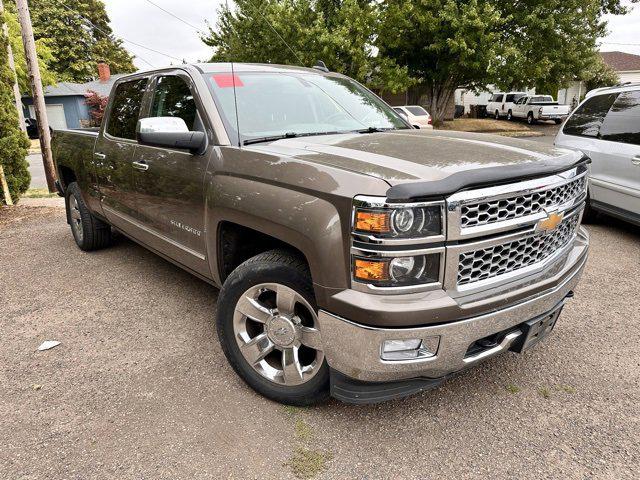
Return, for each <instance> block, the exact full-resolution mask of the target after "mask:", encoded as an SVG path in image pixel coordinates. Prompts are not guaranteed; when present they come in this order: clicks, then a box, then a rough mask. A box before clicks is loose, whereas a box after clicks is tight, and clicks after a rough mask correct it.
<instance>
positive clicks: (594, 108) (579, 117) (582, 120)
mask: <svg viewBox="0 0 640 480" xmlns="http://www.w3.org/2000/svg"><path fill="white" fill-rule="evenodd" d="M617 96H618V94H617V93H608V94H606V95H596V96H594V97H591V98H590V99H588V100H587V101H586V102H584V103H583V104H582V105H580V106H579V107H578V108H577V109H576V111H575V112H574V113H573V115H571V117H569V120H567V122H566V123H565V125H564V129H563V130H562V132H563V133H564V134H566V135H578V136H580V137H597V136H598V135H599V134H600V126H601V125H602V122H603V121H604V117H605V116H606V115H607V112H608V111H609V109H610V108H611V106H612V105H613V102H615V100H616V97H617Z"/></svg>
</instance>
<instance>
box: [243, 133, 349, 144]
mask: <svg viewBox="0 0 640 480" xmlns="http://www.w3.org/2000/svg"><path fill="white" fill-rule="evenodd" d="M336 133H340V132H306V133H296V132H287V133H285V134H283V135H273V136H270V137H258V138H249V139H248V140H245V141H244V142H242V144H243V145H251V144H253V143H263V142H273V141H275V140H283V139H285V138H298V137H313V136H316V135H334V134H336Z"/></svg>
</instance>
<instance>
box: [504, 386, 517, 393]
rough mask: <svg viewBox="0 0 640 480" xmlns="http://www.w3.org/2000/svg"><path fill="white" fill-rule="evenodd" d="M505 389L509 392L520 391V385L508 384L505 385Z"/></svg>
mask: <svg viewBox="0 0 640 480" xmlns="http://www.w3.org/2000/svg"><path fill="white" fill-rule="evenodd" d="M504 388H505V390H506V391H507V392H509V393H514V394H515V393H518V392H520V387H517V386H515V385H507V386H506V387H504Z"/></svg>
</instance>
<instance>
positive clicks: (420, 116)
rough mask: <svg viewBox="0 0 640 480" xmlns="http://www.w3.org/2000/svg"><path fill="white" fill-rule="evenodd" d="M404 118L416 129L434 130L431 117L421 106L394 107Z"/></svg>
mask: <svg viewBox="0 0 640 480" xmlns="http://www.w3.org/2000/svg"><path fill="white" fill-rule="evenodd" d="M393 109H394V110H395V111H396V112H398V113H399V114H400V115H401V116H402V117H403V118H406V119H407V121H408V122H409V123H410V124H411V125H413V126H414V128H433V125H432V124H431V115H429V113H428V112H427V111H426V110H425V109H424V108H422V107H421V106H420V105H404V106H402V107H393Z"/></svg>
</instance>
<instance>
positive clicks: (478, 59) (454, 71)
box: [377, 0, 505, 124]
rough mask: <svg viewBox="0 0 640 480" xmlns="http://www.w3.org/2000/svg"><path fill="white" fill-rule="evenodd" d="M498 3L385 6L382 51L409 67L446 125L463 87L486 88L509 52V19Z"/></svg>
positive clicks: (427, 0) (394, 2)
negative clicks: (448, 112) (498, 61)
mask: <svg viewBox="0 0 640 480" xmlns="http://www.w3.org/2000/svg"><path fill="white" fill-rule="evenodd" d="M496 3H498V2H489V1H482V0H470V1H467V2H461V1H457V0H424V1H420V2H414V1H411V0H388V1H385V2H382V3H381V4H380V31H379V37H378V39H377V45H378V47H379V49H380V54H381V55H382V56H385V57H390V58H392V59H394V60H395V61H396V62H397V63H398V64H399V65H407V66H408V68H409V74H410V75H411V76H412V77H414V78H416V79H417V80H418V81H419V82H420V84H419V85H420V89H421V91H422V92H423V93H426V95H427V98H428V101H429V105H428V110H429V113H430V114H431V115H432V116H433V118H434V122H435V123H436V124H438V123H441V122H442V120H443V118H444V115H445V111H446V109H447V105H449V103H450V101H451V98H452V96H453V94H454V92H455V90H456V88H458V87H464V88H467V89H475V88H480V87H481V86H483V85H486V83H487V75H488V72H489V70H490V69H491V67H492V65H493V64H494V63H495V61H496V58H499V57H500V56H501V55H504V52H505V46H504V45H503V43H502V42H501V30H502V28H503V25H504V23H505V20H504V19H503V18H502V16H501V14H500V11H499V10H498V8H497V6H496Z"/></svg>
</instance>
